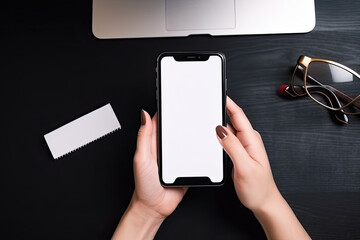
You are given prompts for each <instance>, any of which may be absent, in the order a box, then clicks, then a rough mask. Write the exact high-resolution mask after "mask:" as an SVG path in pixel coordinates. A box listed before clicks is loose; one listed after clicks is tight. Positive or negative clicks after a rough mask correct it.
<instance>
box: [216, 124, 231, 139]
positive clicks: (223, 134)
mask: <svg viewBox="0 0 360 240" xmlns="http://www.w3.org/2000/svg"><path fill="white" fill-rule="evenodd" d="M216 134H217V135H218V137H219V138H220V139H224V138H226V137H227V135H228V133H227V131H226V129H225V128H224V127H223V126H220V125H219V126H217V127H216Z"/></svg>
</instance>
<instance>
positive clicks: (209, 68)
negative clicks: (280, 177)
mask: <svg viewBox="0 0 360 240" xmlns="http://www.w3.org/2000/svg"><path fill="white" fill-rule="evenodd" d="M160 64H161V68H160V69H161V73H160V76H161V81H160V84H161V93H160V94H161V101H160V104H161V132H162V142H161V144H162V147H161V149H162V177H163V181H164V182H165V183H167V184H172V183H174V181H175V180H176V178H178V177H209V179H210V180H211V182H213V183H218V182H221V181H222V180H223V167H224V166H223V149H222V147H221V145H220V144H219V142H218V140H217V138H216V132H215V128H216V126H217V125H222V123H223V122H222V119H223V118H222V115H223V106H222V99H223V98H222V97H223V96H222V92H223V89H222V88H223V85H222V59H221V57H219V56H217V55H213V56H210V57H209V59H208V60H206V61H177V60H175V59H174V57H172V56H165V57H163V58H162V59H161V62H160Z"/></svg>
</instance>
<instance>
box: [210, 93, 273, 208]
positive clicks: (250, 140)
mask: <svg viewBox="0 0 360 240" xmlns="http://www.w3.org/2000/svg"><path fill="white" fill-rule="evenodd" d="M226 110H227V114H228V115H229V117H230V120H231V122H232V126H231V125H228V127H227V128H225V127H222V126H217V127H216V132H217V135H218V139H219V141H220V144H221V145H222V146H223V147H224V149H225V151H226V152H227V154H228V155H229V156H230V158H231V159H232V161H233V164H234V168H233V176H232V177H233V181H234V185H235V190H236V193H237V195H238V197H239V199H240V201H241V202H242V203H243V205H244V206H246V207H247V208H249V209H250V210H253V211H254V210H257V209H258V208H261V207H262V205H264V204H265V203H266V202H267V201H268V200H269V199H271V198H272V197H273V196H274V195H275V194H277V193H278V190H277V187H276V185H275V182H274V179H273V176H272V173H271V168H270V164H269V160H268V157H267V154H266V150H265V148H264V144H263V142H262V139H261V136H260V134H259V133H258V132H257V131H255V130H254V129H253V128H252V126H251V123H250V122H249V120H248V119H247V117H246V116H245V113H244V112H243V110H242V109H241V108H240V107H239V106H237V105H236V104H235V103H234V102H233V101H232V100H231V99H230V98H229V97H228V98H227V102H226Z"/></svg>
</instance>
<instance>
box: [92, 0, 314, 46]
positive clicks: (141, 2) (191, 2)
mask: <svg viewBox="0 0 360 240" xmlns="http://www.w3.org/2000/svg"><path fill="white" fill-rule="evenodd" d="M314 27H315V3H314V0H301V1H299V0H93V22H92V30H93V34H94V35H95V36H96V37H97V38H100V39H108V38H151V37H180V36H190V35H202V34H207V35H212V36H220V35H248V34H280V33H306V32H310V31H311V30H312V29H313V28H314Z"/></svg>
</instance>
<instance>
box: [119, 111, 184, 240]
mask: <svg viewBox="0 0 360 240" xmlns="http://www.w3.org/2000/svg"><path fill="white" fill-rule="evenodd" d="M134 177H135V190H134V193H133V196H132V199H131V202H130V204H129V207H128V209H127V210H126V212H125V213H124V215H123V217H122V218H121V220H120V223H119V225H118V227H117V228H116V230H115V233H114V235H113V237H112V239H114V240H115V239H126V240H127V239H153V238H154V236H155V234H156V232H157V230H158V228H159V227H160V225H161V223H162V222H163V221H164V219H165V218H166V217H167V216H169V215H170V214H171V213H172V212H173V211H174V210H175V208H176V207H177V205H178V204H179V202H180V201H181V200H182V198H183V196H184V195H185V193H186V190H187V188H164V187H162V186H161V184H160V180H159V174H158V165H157V115H155V116H154V117H153V119H152V120H151V118H150V116H149V114H148V113H147V112H145V111H144V110H142V111H141V127H140V129H139V132H138V139H137V147H136V152H135V155H134Z"/></svg>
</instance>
